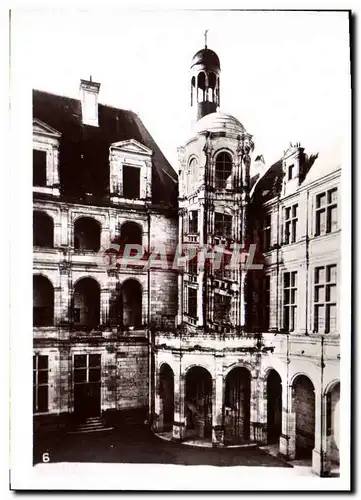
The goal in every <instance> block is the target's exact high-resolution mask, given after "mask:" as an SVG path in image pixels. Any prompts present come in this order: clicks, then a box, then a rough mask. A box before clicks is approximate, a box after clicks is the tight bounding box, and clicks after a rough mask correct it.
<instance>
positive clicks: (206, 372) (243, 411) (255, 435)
mask: <svg viewBox="0 0 361 500" xmlns="http://www.w3.org/2000/svg"><path fill="white" fill-rule="evenodd" d="M167 358H168V359H167ZM161 359H162V356H159V359H158V365H157V369H156V372H155V404H154V406H155V408H154V410H155V414H154V419H153V428H154V430H155V432H158V433H163V434H164V433H165V432H166V433H168V435H169V436H171V438H172V440H174V441H192V440H195V439H197V440H198V442H199V441H202V440H203V441H204V443H205V445H209V444H210V443H211V445H212V446H213V447H225V446H242V445H246V444H251V443H257V444H258V445H266V444H276V445H277V446H278V452H279V454H280V455H283V456H284V457H286V458H287V459H290V460H292V459H307V458H308V459H310V460H311V461H312V468H313V471H314V472H315V473H317V474H320V475H327V474H328V472H329V471H330V470H331V467H332V466H333V465H334V464H335V463H338V462H339V452H338V445H339V442H338V436H339V424H338V409H339V400H340V383H339V381H338V380H334V381H333V382H332V383H330V384H328V385H327V386H325V387H324V388H323V390H322V391H321V389H320V388H319V387H318V385H317V384H316V383H315V382H314V381H313V380H312V377H311V376H308V375H307V374H305V373H298V374H294V376H293V375H290V371H289V370H288V380H287V379H286V380H285V374H284V373H279V372H278V371H277V370H276V369H274V368H268V369H266V370H263V366H262V361H261V360H260V359H257V358H256V357H254V359H253V360H252V359H246V358H245V357H244V359H240V357H239V356H238V357H237V358H236V357H235V359H234V360H231V359H227V358H225V357H223V356H210V355H207V356H202V355H197V356H196V355H195V356H193V359H190V357H188V360H187V361H186V359H187V357H186V356H184V357H180V356H178V357H176V356H175V355H174V354H172V356H170V355H169V353H167V355H166V356H164V357H163V359H162V360H161Z"/></svg>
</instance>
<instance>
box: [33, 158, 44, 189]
mask: <svg viewBox="0 0 361 500" xmlns="http://www.w3.org/2000/svg"><path fill="white" fill-rule="evenodd" d="M33 185H34V186H39V187H45V186H46V151H38V150H37V149H33Z"/></svg>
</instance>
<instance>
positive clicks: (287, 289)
mask: <svg viewBox="0 0 361 500" xmlns="http://www.w3.org/2000/svg"><path fill="white" fill-rule="evenodd" d="M296 312H297V271H292V272H285V273H284V275H283V328H284V329H285V330H287V331H289V332H293V331H294V330H295V329H296Z"/></svg>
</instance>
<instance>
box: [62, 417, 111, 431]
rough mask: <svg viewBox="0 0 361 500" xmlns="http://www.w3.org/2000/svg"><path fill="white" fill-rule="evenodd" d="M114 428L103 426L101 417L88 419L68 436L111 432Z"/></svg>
mask: <svg viewBox="0 0 361 500" xmlns="http://www.w3.org/2000/svg"><path fill="white" fill-rule="evenodd" d="M113 428H114V427H109V426H106V425H105V424H104V421H103V419H102V417H88V418H86V420H85V421H84V422H81V423H79V424H77V425H76V426H75V427H74V428H73V429H72V430H71V431H69V432H68V434H83V433H86V432H101V431H111V430H113Z"/></svg>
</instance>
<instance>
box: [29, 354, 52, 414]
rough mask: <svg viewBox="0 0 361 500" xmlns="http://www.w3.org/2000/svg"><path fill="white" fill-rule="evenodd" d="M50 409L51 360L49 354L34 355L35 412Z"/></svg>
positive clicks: (43, 411)
mask: <svg viewBox="0 0 361 500" xmlns="http://www.w3.org/2000/svg"><path fill="white" fill-rule="evenodd" d="M48 411H49V361H48V356H43V355H34V356H33V412H34V413H45V412H48Z"/></svg>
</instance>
